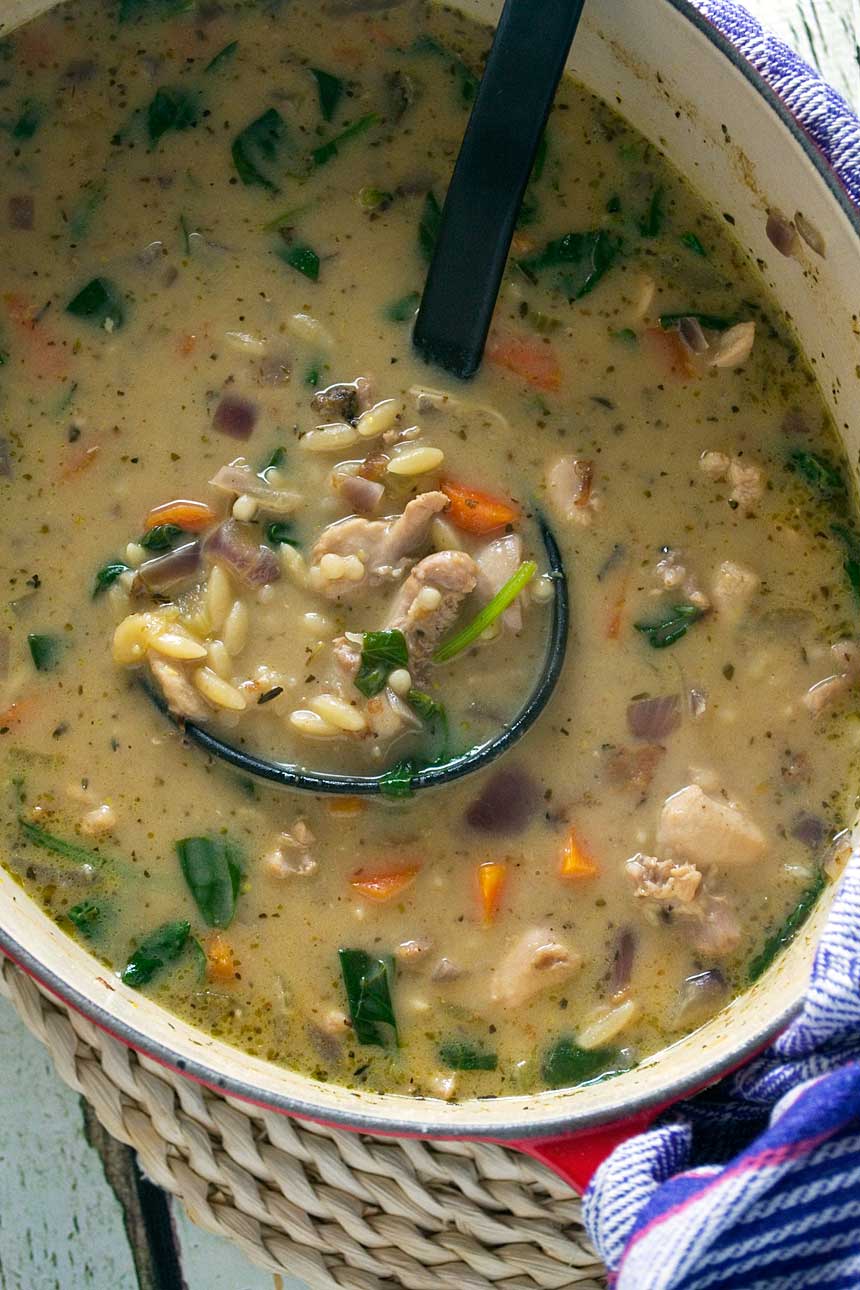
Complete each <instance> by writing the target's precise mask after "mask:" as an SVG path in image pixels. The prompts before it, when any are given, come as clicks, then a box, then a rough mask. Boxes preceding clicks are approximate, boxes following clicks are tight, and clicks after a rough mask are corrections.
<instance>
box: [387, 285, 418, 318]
mask: <svg viewBox="0 0 860 1290" xmlns="http://www.w3.org/2000/svg"><path fill="white" fill-rule="evenodd" d="M420 302H421V297H420V295H419V294H418V292H417V291H410V292H409V293H408V295H405V296H401V297H400V299H399V300H392V302H391V304H390V305H386V306H385V308H384V310H383V311H382V316H383V317H384V318H387V319H388V321H389V322H409V320H410V319H411V318H413V317H414V315H415V310H416V309H417V308H418V305H419V304H420Z"/></svg>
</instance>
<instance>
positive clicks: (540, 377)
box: [485, 332, 561, 390]
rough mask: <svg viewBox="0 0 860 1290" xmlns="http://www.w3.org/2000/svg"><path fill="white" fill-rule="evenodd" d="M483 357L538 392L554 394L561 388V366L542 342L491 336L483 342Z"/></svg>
mask: <svg viewBox="0 0 860 1290" xmlns="http://www.w3.org/2000/svg"><path fill="white" fill-rule="evenodd" d="M485 353H486V356H487V358H488V360H489V361H490V362H491V363H494V364H495V366H496V367H504V368H505V369H506V370H507V371H509V372H513V373H514V374H515V375H516V376H521V377H522V379H523V380H524V381H528V383H529V385H534V386H535V387H536V388H537V389H539V390H557V389H559V388H560V387H561V365H560V364H559V361H558V358H557V356H556V352H555V350H554V349H553V347H552V345H551V344H550V343H549V342H548V341H546V340H533V339H532V338H531V337H530V336H518V335H515V334H514V333H513V332H509V333H507V334H506V335H499V334H492V333H491V335H490V339H489V340H488V342H487V348H486V350H485Z"/></svg>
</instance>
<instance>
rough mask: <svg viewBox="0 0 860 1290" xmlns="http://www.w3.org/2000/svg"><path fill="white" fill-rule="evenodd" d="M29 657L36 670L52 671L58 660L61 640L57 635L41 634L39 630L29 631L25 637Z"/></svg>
mask: <svg viewBox="0 0 860 1290" xmlns="http://www.w3.org/2000/svg"><path fill="white" fill-rule="evenodd" d="M27 644H28V645H29V647H30V657H31V658H32V660H33V666H34V667H35V669H36V671H37V672H53V670H54V668H55V667H56V666H57V664H58V663H59V661H60V654H61V652H62V648H63V642H62V641H61V640H60V638H59V636H48V635H43V634H42V633H41V632H30V634H29V636H28V637H27Z"/></svg>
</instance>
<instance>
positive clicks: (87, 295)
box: [66, 278, 125, 331]
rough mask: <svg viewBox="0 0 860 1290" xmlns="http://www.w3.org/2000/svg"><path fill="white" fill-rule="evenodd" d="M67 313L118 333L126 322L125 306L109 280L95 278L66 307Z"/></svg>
mask: <svg viewBox="0 0 860 1290" xmlns="http://www.w3.org/2000/svg"><path fill="white" fill-rule="evenodd" d="M66 313H67V314H72V316H73V317H75V318H86V319H87V321H88V322H91V323H92V324H93V326H94V327H103V328H104V329H105V331H118V330H119V328H120V327H121V326H122V325H123V323H124V322H125V306H124V305H123V302H122V298H121V296H120V295H119V293H118V291H117V290H116V287H114V285H113V283H112V282H110V281H109V280H108V279H107V278H93V280H92V281H91V282H88V283H87V285H86V286H85V287H82V288H81V290H80V291H79V292H78V294H77V295H76V296H73V297H72V299H71V300H70V301H69V303H68V304H67V305H66Z"/></svg>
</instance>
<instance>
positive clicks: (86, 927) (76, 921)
mask: <svg viewBox="0 0 860 1290" xmlns="http://www.w3.org/2000/svg"><path fill="white" fill-rule="evenodd" d="M66 917H67V918H68V920H69V922H70V923H71V924H72V925H73V926H74V927H76V928H77V929H78V931H79V932H80V933H81V935H82V936H92V934H93V932H94V931H95V930H96V924H97V923H99V922H101V917H102V911H101V908H100V906H98V905H94V904H93V902H92V901H91V900H82V901H80V903H79V904H77V905H72V907H71V909H69V910H67V911H66Z"/></svg>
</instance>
